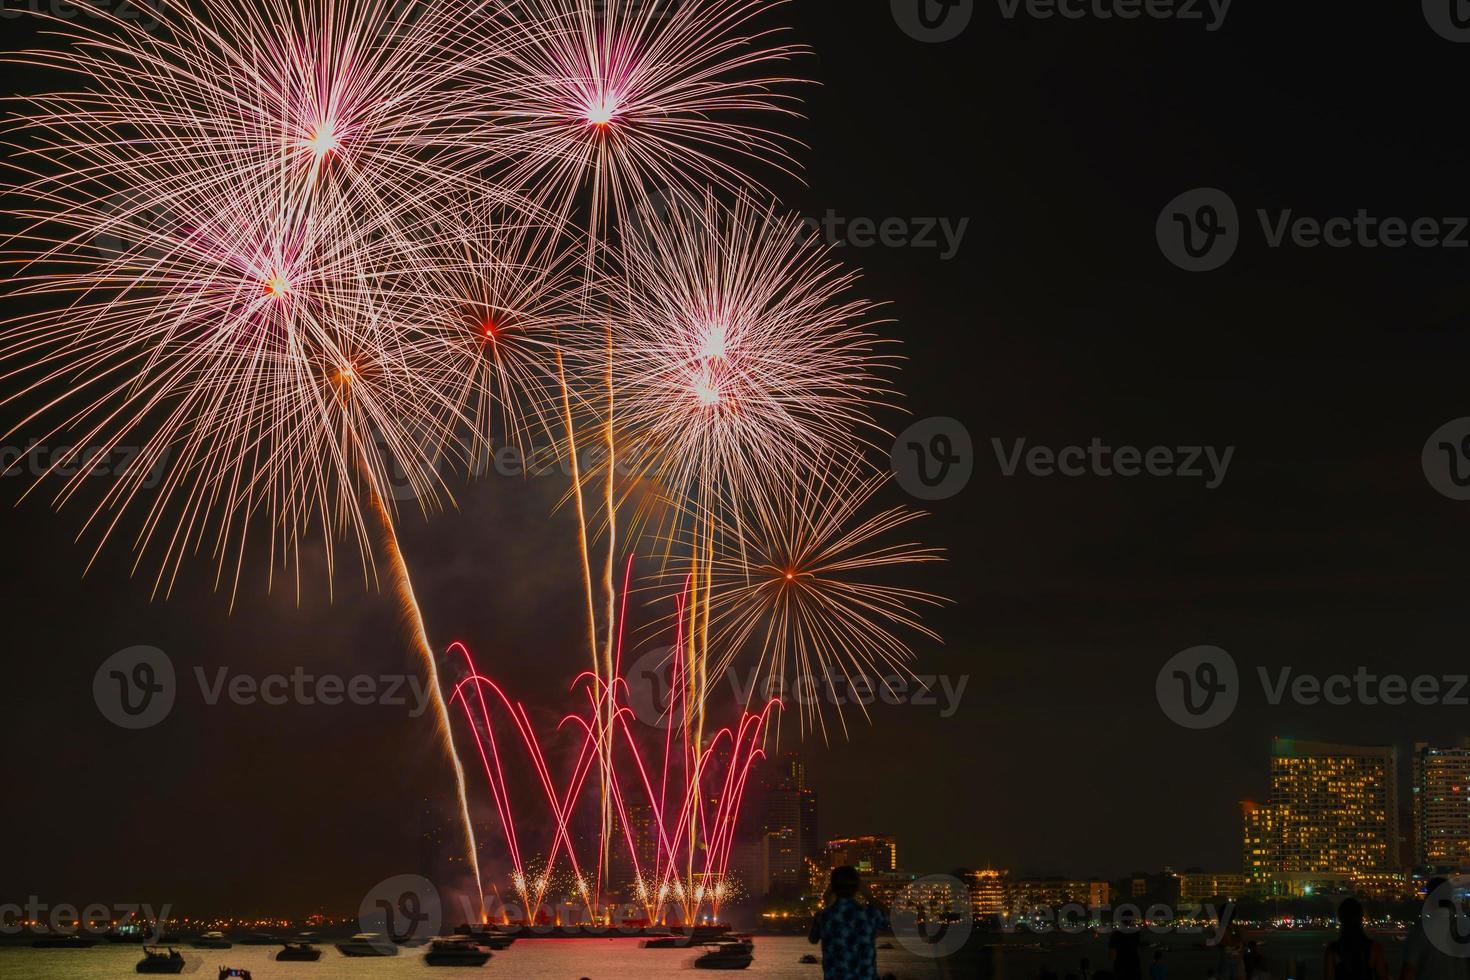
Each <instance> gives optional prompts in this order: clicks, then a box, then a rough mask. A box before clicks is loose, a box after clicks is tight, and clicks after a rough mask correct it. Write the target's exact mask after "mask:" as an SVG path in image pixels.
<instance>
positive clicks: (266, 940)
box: [240, 932, 285, 946]
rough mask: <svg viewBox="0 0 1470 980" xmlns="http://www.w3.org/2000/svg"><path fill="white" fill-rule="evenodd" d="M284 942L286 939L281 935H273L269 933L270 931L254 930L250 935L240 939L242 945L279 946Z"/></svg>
mask: <svg viewBox="0 0 1470 980" xmlns="http://www.w3.org/2000/svg"><path fill="white" fill-rule="evenodd" d="M283 942H285V940H284V939H282V938H281V937H280V936H275V935H272V934H271V933H268V932H252V933H251V934H250V935H248V936H246V937H245V938H244V939H242V940H240V945H241V946H279V945H281V943H283Z"/></svg>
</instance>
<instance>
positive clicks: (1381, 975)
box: [1322, 898, 1391, 980]
mask: <svg viewBox="0 0 1470 980" xmlns="http://www.w3.org/2000/svg"><path fill="white" fill-rule="evenodd" d="M1337 921H1338V923H1339V925H1340V926H1341V930H1340V932H1339V933H1338V937H1337V940H1336V941H1335V942H1334V943H1332V945H1330V946H1328V947H1327V955H1326V957H1325V958H1324V960H1323V963H1322V974H1323V976H1324V977H1325V978H1326V980H1391V977H1390V975H1389V972H1388V960H1387V959H1385V958H1384V955H1383V945H1382V944H1381V943H1378V942H1375V941H1373V940H1372V939H1369V938H1368V933H1367V931H1366V930H1365V929H1364V928H1363V903H1362V902H1360V901H1358V900H1357V899H1356V898H1345V899H1343V902H1342V904H1341V905H1339V906H1338V907H1337Z"/></svg>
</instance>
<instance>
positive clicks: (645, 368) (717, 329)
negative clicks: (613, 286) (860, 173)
mask: <svg viewBox="0 0 1470 980" xmlns="http://www.w3.org/2000/svg"><path fill="white" fill-rule="evenodd" d="M622 256H623V264H624V270H623V272H624V276H623V281H622V284H621V288H620V292H619V294H618V295H617V296H616V297H614V299H613V301H612V306H613V312H612V314H611V315H612V319H613V330H614V347H615V349H616V358H615V361H614V367H613V370H614V377H615V388H616V401H617V406H618V425H619V429H620V431H621V432H622V433H623V434H624V437H625V440H626V441H627V442H628V444H629V448H628V449H627V450H624V453H623V455H624V456H625V457H626V463H627V465H628V466H630V467H631V468H633V469H634V470H635V471H636V472H638V473H641V474H644V475H647V476H651V477H654V478H656V479H657V481H658V482H659V483H660V485H661V486H662V487H663V489H664V491H665V492H666V493H667V494H668V496H669V498H670V499H672V500H674V501H692V502H694V503H695V505H696V506H703V507H712V506H714V505H716V504H717V503H719V502H721V501H724V500H732V501H733V502H734V503H735V504H737V505H745V504H751V503H753V504H755V505H757V506H759V505H761V504H762V503H763V502H764V501H769V500H772V499H774V498H775V497H777V496H778V495H779V493H780V491H781V490H782V488H783V487H785V486H786V484H787V483H788V481H789V480H790V478H791V475H792V474H793V473H798V472H804V471H806V470H809V469H811V468H812V467H814V466H815V465H817V464H818V463H820V462H821V461H823V460H825V459H827V458H829V457H831V456H832V455H834V454H837V455H840V454H842V453H843V452H844V451H855V449H856V448H857V447H858V446H859V445H860V444H861V442H862V440H863V439H864V434H865V433H876V432H877V431H878V430H877V428H876V426H875V425H874V423H873V421H872V414H873V412H874V411H875V410H876V409H878V408H880V407H883V406H885V405H887V404H888V401H889V400H890V399H891V397H892V391H891V389H890V387H889V386H888V384H887V382H886V380H885V377H884V376H885V374H886V373H887V369H889V368H891V367H892V366H893V364H894V360H895V359H894V358H893V357H892V356H891V355H888V354H885V353H883V352H882V348H883V346H884V345H883V343H882V341H880V340H879V338H878V337H877V336H876V335H875V334H874V333H873V332H872V330H871V327H872V325H873V322H874V321H873V315H874V310H875V307H874V306H873V304H871V303H868V302H866V301H864V300H861V299H855V298H850V297H849V295H848V294H849V293H850V291H851V288H852V286H853V285H854V283H855V282H856V279H857V277H856V275H855V274H853V273H850V272H846V271H844V270H843V269H842V268H841V267H840V266H837V265H836V264H834V263H833V262H831V261H830V259H829V258H828V249H827V247H826V246H824V245H823V244H821V243H820V242H817V241H814V240H812V239H811V238H810V237H808V236H807V235H806V234H805V227H804V225H803V224H802V223H801V222H800V221H799V220H798V219H796V218H794V217H787V216H783V215H780V214H778V213H777V212H776V211H775V210H774V208H763V207H760V206H757V205H755V204H753V203H751V202H750V201H749V200H748V199H746V198H741V199H740V200H739V201H737V203H736V204H735V206H734V207H733V208H726V207H724V206H723V205H721V204H719V203H717V202H716V201H715V200H714V199H713V198H712V197H708V198H706V200H705V202H704V204H703V206H702V207H701V208H699V209H697V210H693V211H691V210H686V209H674V210H672V211H670V212H669V214H668V215H667V217H666V218H664V219H663V220H659V221H650V222H648V224H647V226H646V233H645V234H641V235H635V236H629V237H628V238H627V240H626V241H625V243H624V247H623V249H622Z"/></svg>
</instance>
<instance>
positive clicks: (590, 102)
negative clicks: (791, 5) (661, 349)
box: [451, 0, 806, 237]
mask: <svg viewBox="0 0 1470 980" xmlns="http://www.w3.org/2000/svg"><path fill="white" fill-rule="evenodd" d="M778 5H779V4H771V3H759V2H755V0H704V2H700V3H650V2H646V0H515V2H511V3H508V4H506V5H505V8H504V9H505V14H506V16H505V17H503V18H486V17H475V18H473V23H475V24H484V25H486V26H485V27H484V28H483V29H480V30H473V31H471V32H470V33H468V34H467V36H466V37H465V38H464V39H463V40H462V41H461V42H458V43H454V44H451V48H452V49H454V50H460V51H463V52H466V53H469V52H478V51H484V50H487V49H494V50H496V51H498V56H497V57H494V58H489V59H479V60H478V61H477V62H476V63H475V67H474V68H473V69H472V70H471V71H470V73H469V74H471V75H473V76H474V77H475V78H476V79H477V80H478V82H479V84H480V85H481V87H482V90H483V91H484V92H486V93H488V96H487V98H486V100H485V101H486V102H488V103H490V104H492V105H493V106H494V107H495V108H494V125H493V126H492V127H491V128H490V129H489V130H488V131H487V133H486V134H485V135H484V136H482V137H481V138H482V139H487V138H488V139H490V140H493V142H494V143H495V144H496V145H498V146H500V147H502V148H503V149H504V151H505V155H506V157H507V158H508V159H510V160H512V161H513V164H512V165H511V166H510V167H509V168H508V170H507V171H506V173H505V174H504V175H503V179H504V180H505V182H506V183H507V185H508V186H511V187H516V188H524V189H525V190H526V191H527V192H528V193H530V194H532V195H533V196H534V197H535V198H536V199H537V200H538V201H540V202H542V203H543V204H544V205H545V206H547V207H548V208H550V209H552V210H553V211H556V212H557V213H564V212H565V211H566V210H567V209H568V208H570V206H571V201H572V199H573V197H574V196H575V195H576V194H577V193H578V192H579V191H581V190H583V189H584V188H587V187H588V186H589V185H590V187H591V189H592V193H593V199H594V200H593V223H594V228H593V235H594V237H596V235H597V233H598V228H597V227H596V225H597V224H598V223H599V220H600V216H601V215H602V214H603V212H604V211H605V210H606V208H607V205H608V204H609V203H610V204H611V206H612V209H613V211H614V213H616V214H619V215H626V214H627V213H629V209H630V205H631V204H636V203H637V202H638V201H640V200H641V199H642V198H643V195H644V194H645V193H646V192H647V191H648V190H649V189H653V188H657V189H660V190H663V189H669V190H671V191H673V192H675V193H678V194H687V193H688V192H689V191H691V190H693V189H696V188H701V187H703V186H704V185H706V184H709V183H714V184H717V185H720V186H724V187H743V186H750V185H751V183H752V179H751V177H750V176H749V175H747V174H746V173H745V172H743V171H742V170H740V169H739V168H737V167H736V166H734V165H732V164H731V163H730V162H729V160H730V158H731V157H732V156H734V157H735V158H737V159H741V160H743V161H745V162H760V163H762V164H775V165H776V166H777V167H779V168H782V169H786V170H788V171H789V170H792V169H794V167H795V163H794V161H793V160H792V158H791V156H790V149H791V148H792V147H793V146H794V145H795V144H794V142H793V141H792V140H791V139H789V138H788V137H785V136H782V135H781V134H779V133H778V132H776V131H773V130H770V129H768V128H766V127H764V126H761V125H758V124H757V123H756V122H754V121H752V120H753V119H756V118H759V117H761V116H770V115H777V116H792V115H794V114H795V106H796V100H795V99H794V97H793V96H791V95H789V94H784V93H782V92H781V91H780V90H781V89H783V88H786V87H788V86H790V85H793V84H795V83H796V82H798V81H799V80H798V79H794V78H790V77H786V76H784V75H780V74H776V73H775V71H776V66H777V65H779V64H782V63H784V62H787V61H789V60H791V59H792V58H794V57H797V56H798V55H800V54H803V53H804V52H805V50H806V49H805V48H803V47H801V46H799V45H794V44H785V43H779V42H778V41H777V37H778V35H779V33H780V32H779V31H776V30H771V29H760V28H757V27H756V26H755V25H754V23H753V21H754V20H755V19H756V17H757V15H759V14H760V13H761V12H762V11H764V10H768V9H769V8H771V7H773V6H778ZM482 35H484V36H482Z"/></svg>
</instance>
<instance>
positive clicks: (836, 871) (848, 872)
mask: <svg viewBox="0 0 1470 980" xmlns="http://www.w3.org/2000/svg"><path fill="white" fill-rule="evenodd" d="M862 883H863V881H862V878H861V877H859V875H858V872H857V868H854V867H853V866H852V865H849V864H844V865H843V866H842V867H840V868H833V869H832V884H831V888H832V892H833V894H835V895H836V896H837V897H838V898H852V896H854V895H856V894H857V893H858V889H859V888H860V887H862Z"/></svg>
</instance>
